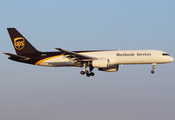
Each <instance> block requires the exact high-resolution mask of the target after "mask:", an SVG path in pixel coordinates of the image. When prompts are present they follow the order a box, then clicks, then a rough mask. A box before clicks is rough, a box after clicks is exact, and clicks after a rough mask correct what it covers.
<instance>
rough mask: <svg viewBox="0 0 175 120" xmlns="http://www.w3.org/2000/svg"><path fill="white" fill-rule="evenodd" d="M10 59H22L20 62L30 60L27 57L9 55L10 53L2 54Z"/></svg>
mask: <svg viewBox="0 0 175 120" xmlns="http://www.w3.org/2000/svg"><path fill="white" fill-rule="evenodd" d="M4 54H6V55H8V56H10V57H12V58H16V59H22V60H28V59H30V58H28V57H25V56H21V55H14V54H11V53H4Z"/></svg>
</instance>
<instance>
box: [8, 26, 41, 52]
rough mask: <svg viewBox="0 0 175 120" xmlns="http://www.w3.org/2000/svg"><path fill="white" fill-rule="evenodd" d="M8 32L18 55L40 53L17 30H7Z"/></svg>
mask: <svg viewBox="0 0 175 120" xmlns="http://www.w3.org/2000/svg"><path fill="white" fill-rule="evenodd" d="M7 30H8V32H9V35H10V37H11V40H12V43H13V46H14V48H15V50H16V53H17V54H18V55H25V54H30V53H36V52H39V51H38V50H37V49H35V48H34V47H33V46H32V45H31V44H30V43H29V42H28V41H27V39H26V38H25V37H24V36H23V35H21V34H20V33H19V32H18V31H17V30H16V29H15V28H7Z"/></svg>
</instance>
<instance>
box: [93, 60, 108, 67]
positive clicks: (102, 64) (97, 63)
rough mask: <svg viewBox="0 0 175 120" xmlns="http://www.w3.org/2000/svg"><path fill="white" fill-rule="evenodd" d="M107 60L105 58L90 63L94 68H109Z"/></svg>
mask: <svg viewBox="0 0 175 120" xmlns="http://www.w3.org/2000/svg"><path fill="white" fill-rule="evenodd" d="M109 62H110V61H109V59H106V58H98V59H96V60H93V61H92V66H93V67H96V68H107V67H109Z"/></svg>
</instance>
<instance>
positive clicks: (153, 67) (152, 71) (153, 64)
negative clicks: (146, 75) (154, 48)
mask: <svg viewBox="0 0 175 120" xmlns="http://www.w3.org/2000/svg"><path fill="white" fill-rule="evenodd" d="M156 65H157V63H152V69H153V70H151V73H152V74H154V69H155V66H156Z"/></svg>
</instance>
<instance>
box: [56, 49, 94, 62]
mask: <svg viewBox="0 0 175 120" xmlns="http://www.w3.org/2000/svg"><path fill="white" fill-rule="evenodd" d="M55 49H57V50H59V51H61V53H62V54H63V55H64V56H65V57H66V58H68V59H70V60H73V61H74V63H75V62H77V61H92V60H94V59H95V57H91V56H86V55H82V54H78V53H75V52H72V51H68V50H64V49H61V48H55Z"/></svg>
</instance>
